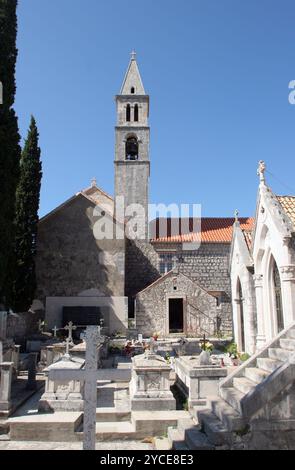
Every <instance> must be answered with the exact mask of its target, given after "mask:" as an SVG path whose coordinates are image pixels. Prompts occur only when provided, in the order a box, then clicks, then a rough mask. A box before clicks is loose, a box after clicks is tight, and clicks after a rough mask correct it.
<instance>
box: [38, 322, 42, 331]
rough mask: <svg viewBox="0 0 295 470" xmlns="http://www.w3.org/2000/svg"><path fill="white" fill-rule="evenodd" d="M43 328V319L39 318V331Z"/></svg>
mask: <svg viewBox="0 0 295 470" xmlns="http://www.w3.org/2000/svg"><path fill="white" fill-rule="evenodd" d="M42 330H43V322H42V320H38V331H40V332H42Z"/></svg>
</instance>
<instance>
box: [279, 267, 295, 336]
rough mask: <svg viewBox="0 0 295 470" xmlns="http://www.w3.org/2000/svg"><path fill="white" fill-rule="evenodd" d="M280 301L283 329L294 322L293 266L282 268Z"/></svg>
mask: <svg viewBox="0 0 295 470" xmlns="http://www.w3.org/2000/svg"><path fill="white" fill-rule="evenodd" d="M280 271H281V281H282V283H281V285H282V301H283V312H284V326H285V328H286V327H287V326H288V325H290V324H291V323H292V322H294V321H295V266H294V265H288V266H282V267H281V269H280Z"/></svg>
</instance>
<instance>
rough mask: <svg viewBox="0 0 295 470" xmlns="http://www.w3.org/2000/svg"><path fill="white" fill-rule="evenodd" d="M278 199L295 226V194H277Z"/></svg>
mask: <svg viewBox="0 0 295 470" xmlns="http://www.w3.org/2000/svg"><path fill="white" fill-rule="evenodd" d="M277 199H278V201H279V203H280V204H281V206H282V208H283V210H284V212H285V213H286V214H287V215H288V216H289V219H290V220H291V222H292V224H293V227H295V196H277Z"/></svg>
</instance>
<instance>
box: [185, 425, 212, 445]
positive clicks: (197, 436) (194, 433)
mask: <svg viewBox="0 0 295 470" xmlns="http://www.w3.org/2000/svg"><path fill="white" fill-rule="evenodd" d="M185 444H186V445H187V447H188V448H189V449H190V450H214V445H213V444H212V443H211V442H210V441H209V439H208V437H207V436H206V434H205V433H203V432H201V431H199V430H198V429H187V430H186V431H185Z"/></svg>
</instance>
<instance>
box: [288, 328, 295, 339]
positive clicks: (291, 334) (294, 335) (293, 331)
mask: <svg viewBox="0 0 295 470" xmlns="http://www.w3.org/2000/svg"><path fill="white" fill-rule="evenodd" d="M287 337H288V338H293V339H295V328H292V329H291V330H289V331H288V333H287Z"/></svg>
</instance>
